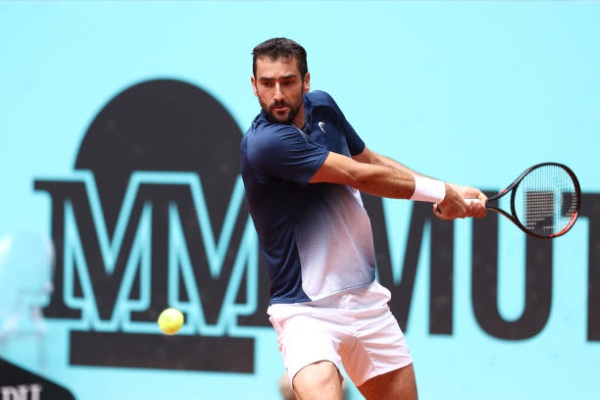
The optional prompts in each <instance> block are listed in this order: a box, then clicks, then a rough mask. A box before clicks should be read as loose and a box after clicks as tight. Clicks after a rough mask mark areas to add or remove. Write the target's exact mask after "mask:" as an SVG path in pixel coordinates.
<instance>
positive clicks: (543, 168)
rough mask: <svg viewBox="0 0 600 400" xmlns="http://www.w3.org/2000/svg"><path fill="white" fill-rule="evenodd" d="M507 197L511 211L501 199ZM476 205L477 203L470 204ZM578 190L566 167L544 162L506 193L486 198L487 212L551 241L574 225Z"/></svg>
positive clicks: (578, 206) (523, 174) (528, 171)
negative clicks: (508, 196)
mask: <svg viewBox="0 0 600 400" xmlns="http://www.w3.org/2000/svg"><path fill="white" fill-rule="evenodd" d="M509 193H510V211H507V210H504V209H502V208H500V205H499V200H500V198H502V197H504V196H506V195H508V194H509ZM470 201H478V200H475V199H473V200H470ZM580 207H581V188H580V186H579V181H578V180H577V176H575V173H573V171H572V170H571V169H570V168H569V167H567V166H566V165H563V164H559V163H554V162H545V163H541V164H537V165H534V166H532V167H530V168H528V169H527V170H526V171H525V172H523V173H522V174H521V175H519V177H518V178H517V179H515V180H514V182H513V183H511V184H510V185H509V186H507V187H506V189H504V190H502V191H501V192H499V193H497V194H495V195H493V196H491V197H489V198H488V202H487V204H486V208H487V209H489V210H492V211H495V212H497V213H499V214H502V215H504V216H505V217H506V218H508V219H509V220H511V221H512V222H513V223H514V224H515V225H516V226H517V227H519V228H520V229H521V230H522V231H523V232H525V233H526V234H528V235H529V236H533V237H536V238H540V239H553V238H556V237H559V236H562V235H564V234H565V233H567V232H568V231H569V230H570V229H571V228H572V227H573V225H574V224H575V221H577V217H578V216H579V209H580Z"/></svg>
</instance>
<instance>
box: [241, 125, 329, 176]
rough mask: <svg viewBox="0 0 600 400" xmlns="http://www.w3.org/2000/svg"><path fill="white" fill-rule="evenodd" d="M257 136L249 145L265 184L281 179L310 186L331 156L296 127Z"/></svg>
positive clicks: (252, 161)
mask: <svg viewBox="0 0 600 400" xmlns="http://www.w3.org/2000/svg"><path fill="white" fill-rule="evenodd" d="M257 133H258V134H256V135H253V136H252V137H251V138H250V140H249V142H248V160H249V162H250V164H251V165H252V168H253V170H254V172H255V173H256V174H257V177H258V179H259V180H260V181H262V182H268V181H269V180H272V179H273V178H279V179H284V180H288V181H293V182H296V183H298V184H300V185H306V184H308V182H309V181H310V179H311V178H312V177H313V175H314V174H315V173H316V172H317V170H318V169H319V168H320V167H321V165H322V164H323V162H324V161H325V158H327V155H328V154H329V150H327V149H326V148H323V147H321V146H318V145H316V144H315V143H312V142H311V141H310V140H309V139H308V138H307V137H306V135H305V134H304V133H303V132H302V131H300V130H299V129H297V128H295V127H294V126H292V125H277V126H276V127H275V128H272V129H265V130H262V131H261V132H257Z"/></svg>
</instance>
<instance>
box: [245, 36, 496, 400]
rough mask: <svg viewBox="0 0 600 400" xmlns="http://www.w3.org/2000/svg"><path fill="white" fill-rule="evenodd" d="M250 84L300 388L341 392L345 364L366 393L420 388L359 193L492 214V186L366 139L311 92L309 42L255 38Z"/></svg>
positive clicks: (269, 256)
mask: <svg viewBox="0 0 600 400" xmlns="http://www.w3.org/2000/svg"><path fill="white" fill-rule="evenodd" d="M251 83H252V89H253V90H254V94H255V95H256V96H257V97H258V101H259V103H260V106H261V108H262V111H261V112H260V114H259V115H258V116H257V117H256V118H255V120H254V121H253V122H252V126H251V127H250V129H249V130H248V132H247V133H246V135H244V137H243V139H242V142H241V146H240V161H241V173H242V177H243V180H244V184H245V188H246V200H247V203H248V207H249V211H250V214H251V216H252V219H253V222H254V225H255V228H256V230H257V233H258V238H259V243H260V247H261V252H262V255H263V256H264V258H265V260H266V265H267V268H268V274H269V277H270V279H271V294H270V296H271V297H270V305H269V308H268V310H267V312H268V314H269V318H270V321H271V323H272V325H273V327H274V328H275V330H276V332H277V335H278V342H279V348H280V350H281V352H282V356H283V363H284V366H285V368H286V371H287V376H288V378H289V379H290V381H291V382H292V386H293V388H294V393H295V395H296V397H297V398H298V399H302V400H307V399H319V400H324V399H336V400H341V399H342V396H343V391H342V382H343V376H342V373H341V372H340V371H341V368H342V367H343V368H344V370H345V372H346V374H347V375H348V377H349V378H350V379H351V380H352V382H353V383H354V384H355V385H356V386H357V387H358V389H359V391H360V392H361V393H362V394H363V395H364V396H365V397H366V398H367V399H394V400H399V399H411V400H414V399H417V386H416V382H415V373H414V370H413V360H412V357H411V354H410V352H409V349H408V347H407V344H406V342H405V339H404V335H403V333H402V331H401V329H400V327H399V325H398V322H397V321H396V319H395V318H394V316H393V315H392V313H391V312H390V309H389V307H388V302H389V301H390V292H389V290H387V289H386V288H384V287H383V286H381V285H380V284H379V283H378V282H377V281H376V280H375V256H374V249H373V237H372V231H371V225H370V221H369V217H368V215H367V213H366V211H365V209H364V207H363V204H362V201H361V196H360V192H365V193H369V194H372V195H376V196H381V197H388V198H396V199H411V200H414V201H426V202H431V203H433V204H434V205H433V211H434V213H435V215H437V216H438V217H439V218H443V219H448V220H451V219H455V218H465V217H483V216H484V215H485V207H484V203H485V201H486V197H485V195H484V194H483V193H482V192H481V191H480V190H478V189H475V188H471V187H463V186H458V185H454V184H449V183H445V182H442V181H440V180H436V179H432V178H429V177H426V176H424V175H421V174H419V173H416V172H415V171H413V170H411V169H409V168H407V167H405V166H404V165H402V164H400V163H398V162H396V161H393V160H391V159H390V158H387V157H384V156H382V155H379V154H377V153H375V152H373V151H371V150H370V149H369V148H367V147H366V146H365V143H364V142H363V141H362V140H361V138H360V137H359V135H358V134H357V133H356V131H355V130H354V129H353V128H352V126H351V125H350V123H349V122H348V121H347V120H346V118H345V117H344V114H343V113H342V111H341V110H340V108H339V107H338V105H337V104H336V103H335V101H334V100H333V98H332V97H331V96H330V95H329V94H327V93H325V92H322V91H312V92H311V91H310V73H309V72H308V66H307V56H306V51H305V49H304V48H303V47H302V46H301V45H299V44H298V43H296V42H294V41H292V40H289V39H286V38H274V39H270V40H267V41H265V42H263V43H261V44H259V45H258V46H256V47H255V48H254V50H253V76H252V77H251ZM464 198H477V199H479V200H481V202H465V201H464ZM437 204H439V205H440V207H441V208H442V209H443V214H440V213H438V212H437Z"/></svg>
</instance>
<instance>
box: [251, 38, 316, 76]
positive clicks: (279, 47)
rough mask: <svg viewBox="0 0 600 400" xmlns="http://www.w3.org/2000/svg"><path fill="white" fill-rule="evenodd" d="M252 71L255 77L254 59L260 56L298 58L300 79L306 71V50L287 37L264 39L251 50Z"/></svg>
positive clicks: (274, 58)
mask: <svg viewBox="0 0 600 400" xmlns="http://www.w3.org/2000/svg"><path fill="white" fill-rule="evenodd" d="M252 56H253V59H252V73H253V75H254V77H256V60H257V59H259V58H262V57H267V58H269V59H271V60H278V59H280V58H285V59H293V58H295V59H296V60H298V68H299V69H300V75H301V76H302V79H304V76H305V75H306V74H307V72H308V63H307V62H306V50H304V47H302V46H300V45H299V44H298V43H296V42H294V41H293V40H291V39H287V38H282V37H279V38H273V39H269V40H266V41H264V42H262V43H261V44H259V45H258V46H256V47H255V48H254V50H253V51H252Z"/></svg>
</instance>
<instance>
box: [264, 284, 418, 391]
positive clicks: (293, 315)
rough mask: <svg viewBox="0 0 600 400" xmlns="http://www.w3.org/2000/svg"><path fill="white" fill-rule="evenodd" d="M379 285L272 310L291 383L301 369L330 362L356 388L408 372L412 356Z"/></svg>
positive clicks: (383, 289)
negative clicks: (396, 372) (395, 372)
mask: <svg viewBox="0 0 600 400" xmlns="http://www.w3.org/2000/svg"><path fill="white" fill-rule="evenodd" d="M389 300H390V292H389V290H387V289H386V288H384V287H383V286H381V285H380V284H378V283H377V282H374V283H372V284H371V285H370V286H367V287H365V288H361V289H356V290H352V291H349V292H344V293H342V294H339V295H335V296H332V297H328V298H326V299H322V300H317V301H313V302H308V303H297V304H274V305H271V306H269V308H268V310H267V313H268V314H269V316H270V318H269V320H270V321H271V324H272V325H273V327H274V328H275V331H276V332H277V336H278V342H279V350H280V351H281V353H282V356H283V363H284V366H285V368H286V371H287V375H288V377H289V379H290V382H291V381H292V379H293V378H294V376H295V375H296V373H297V372H298V371H300V369H302V368H303V367H305V366H307V365H310V364H313V363H315V362H317V361H323V360H328V361H331V362H332V363H333V364H334V365H336V366H337V368H338V370H341V368H340V367H341V366H343V367H344V370H345V371H346V373H347V374H348V377H349V378H350V379H351V380H352V382H353V383H354V384H355V385H356V386H360V385H362V384H363V383H365V382H366V381H368V380H369V379H371V378H374V377H375V376H378V375H381V374H385V373H387V372H390V371H393V370H396V369H398V368H402V367H405V366H407V365H409V364H411V363H412V357H411V355H410V353H409V351H408V346H407V345H406V341H405V340H404V334H403V333H402V330H401V329H400V326H399V325H398V322H397V321H396V318H395V317H394V316H393V314H392V313H391V311H390V308H389V307H388V305H387V303H388V302H389Z"/></svg>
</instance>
